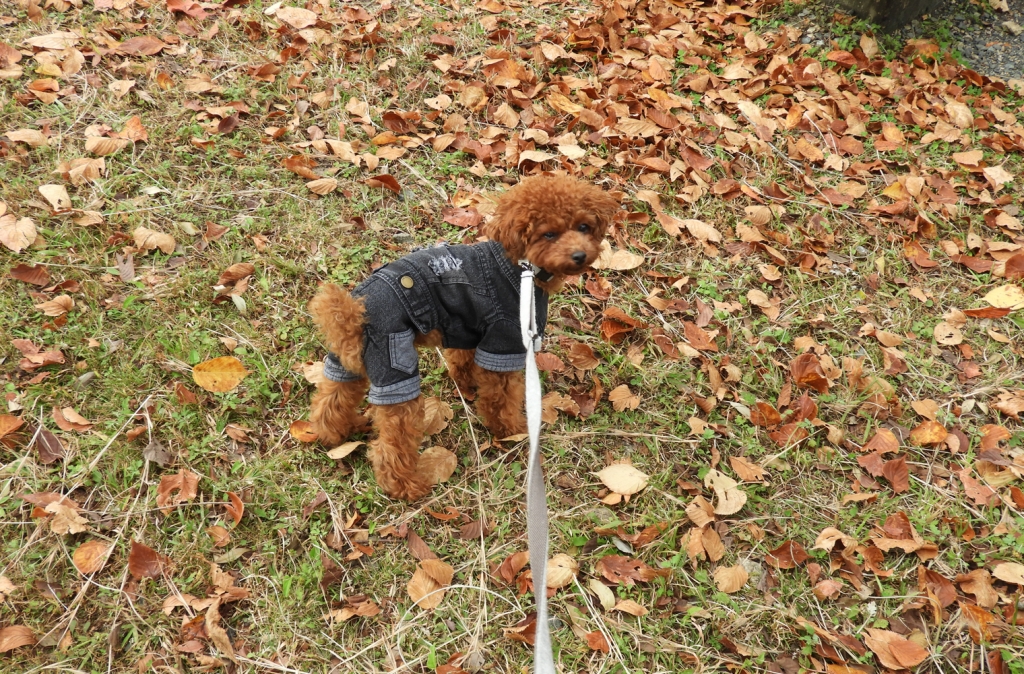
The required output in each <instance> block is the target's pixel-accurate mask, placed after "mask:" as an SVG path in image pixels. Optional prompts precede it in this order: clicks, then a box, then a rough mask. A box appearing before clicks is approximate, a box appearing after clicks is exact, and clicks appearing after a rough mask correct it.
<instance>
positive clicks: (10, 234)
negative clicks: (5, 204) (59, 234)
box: [0, 202, 36, 253]
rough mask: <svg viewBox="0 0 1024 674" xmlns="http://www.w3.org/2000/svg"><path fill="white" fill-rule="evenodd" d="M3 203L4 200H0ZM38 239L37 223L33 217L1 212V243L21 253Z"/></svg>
mask: <svg viewBox="0 0 1024 674" xmlns="http://www.w3.org/2000/svg"><path fill="white" fill-rule="evenodd" d="M0 203H2V202H0ZM35 240H36V223H35V222H33V221H32V218H21V219H18V218H15V217H14V216H13V215H12V214H10V213H8V214H6V215H3V214H0V243H2V244H4V245H5V246H7V248H8V249H10V250H13V251H14V252H15V253H20V252H21V251H22V250H24V249H25V248H27V247H29V246H30V245H32V242H33V241H35Z"/></svg>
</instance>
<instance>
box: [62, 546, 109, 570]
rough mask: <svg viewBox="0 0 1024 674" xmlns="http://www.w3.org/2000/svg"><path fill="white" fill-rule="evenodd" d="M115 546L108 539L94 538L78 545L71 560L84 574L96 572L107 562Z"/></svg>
mask: <svg viewBox="0 0 1024 674" xmlns="http://www.w3.org/2000/svg"><path fill="white" fill-rule="evenodd" d="M113 549H114V546H113V545H111V544H110V543H108V542H107V541H101V540H92V541H88V542H86V543H83V544H82V545H80V546H78V549H76V550H75V553H74V554H73V555H72V556H71V560H72V561H73V562H74V564H75V568H76V569H78V572H79V573H80V574H82V575H83V576H88V575H89V574H91V573H96V572H97V571H99V570H100V569H102V568H103V566H104V565H105V564H106V563H107V557H108V556H109V555H110V551H111V550H113Z"/></svg>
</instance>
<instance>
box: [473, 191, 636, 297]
mask: <svg viewBox="0 0 1024 674" xmlns="http://www.w3.org/2000/svg"><path fill="white" fill-rule="evenodd" d="M618 210H619V202H618V201H617V200H616V199H615V198H614V197H613V196H612V195H610V194H608V193H607V192H605V191H603V190H602V189H601V188H599V187H596V186H594V185H591V184H590V183H585V182H582V181H579V180H576V179H575V178H570V177H568V176H533V177H530V178H527V179H526V180H524V181H523V182H521V183H519V184H518V185H516V186H515V187H513V188H512V189H510V190H509V191H508V192H506V193H505V194H503V195H502V197H501V200H500V201H499V202H498V207H497V208H496V209H495V212H494V219H492V220H491V221H490V222H489V223H487V224H486V225H485V226H484V227H483V233H484V235H486V236H487V237H489V238H491V239H494V240H495V241H498V242H500V243H501V245H502V246H503V247H504V248H505V251H506V252H507V253H508V256H509V257H510V258H511V259H512V260H523V259H526V260H529V261H530V262H532V263H533V264H535V265H537V266H538V267H541V268H542V269H545V270H547V271H548V272H550V273H552V274H554V275H555V276H556V278H557V277H559V276H563V277H564V276H566V275H571V274H579V273H581V272H583V271H585V270H586V269H587V268H588V267H590V265H591V264H593V263H594V260H596V259H597V256H598V255H599V254H600V253H601V240H602V239H604V235H605V232H607V231H608V227H609V226H611V224H612V220H613V219H614V217H615V213H616V211H618ZM548 283H549V284H550V283H551V282H550V281H549V282H548Z"/></svg>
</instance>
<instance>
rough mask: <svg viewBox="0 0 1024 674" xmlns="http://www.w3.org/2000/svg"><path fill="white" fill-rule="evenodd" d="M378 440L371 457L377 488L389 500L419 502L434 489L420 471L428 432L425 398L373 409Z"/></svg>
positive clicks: (375, 439)
mask: <svg viewBox="0 0 1024 674" xmlns="http://www.w3.org/2000/svg"><path fill="white" fill-rule="evenodd" d="M370 414H371V416H372V417H373V426H374V428H375V429H376V430H377V437H376V438H374V440H373V441H372V442H371V443H370V451H369V453H368V456H369V458H370V463H372V464H373V473H374V475H375V476H376V478H377V484H379V485H380V486H381V489H383V490H384V491H385V492H386V493H387V494H388V496H391V497H393V498H400V499H403V500H406V501H415V500H416V499H418V498H421V497H422V496H424V495H426V494H427V493H428V492H429V491H430V489H431V487H432V486H433V485H431V484H430V483H429V482H428V481H427V480H426V479H425V478H424V477H423V475H422V473H421V472H420V471H419V459H420V445H421V444H422V443H423V435H424V431H425V430H426V419H425V418H424V409H423V396H419V397H417V398H415V399H413V400H409V401H408V402H404V403H398V404H397V405H374V406H373V407H371V412H370Z"/></svg>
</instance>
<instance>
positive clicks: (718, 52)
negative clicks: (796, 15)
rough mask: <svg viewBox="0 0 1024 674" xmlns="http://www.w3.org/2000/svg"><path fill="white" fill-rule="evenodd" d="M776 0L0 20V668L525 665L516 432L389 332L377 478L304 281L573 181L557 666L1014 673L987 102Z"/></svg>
mask: <svg viewBox="0 0 1024 674" xmlns="http://www.w3.org/2000/svg"><path fill="white" fill-rule="evenodd" d="M780 10H781V8H773V7H769V6H766V5H764V4H761V3H756V2H755V3H745V2H740V3H737V4H735V5H726V4H723V3H718V4H715V5H712V4H700V3H692V2H680V3H675V4H671V3H660V2H641V3H640V4H635V3H626V4H616V5H611V4H609V5H605V6H599V5H573V6H572V7H571V8H570V7H569V6H568V5H561V4H545V3H540V2H539V3H536V4H528V3H524V4H518V3H508V4H499V2H497V1H496V0H483V1H482V2H480V3H478V4H476V5H471V4H469V3H465V4H460V3H458V2H454V1H453V2H445V3H434V2H428V3H422V2H404V1H403V2H387V3H384V4H379V3H375V4H367V5H356V4H352V5H345V6H339V5H329V4H328V3H327V2H323V3H310V4H309V5H308V6H307V7H305V8H298V7H282V6H280V4H278V5H273V6H270V5H268V4H264V3H260V2H248V3H246V2H245V1H244V0H243V1H241V2H239V1H237V0H228V2H225V3H224V4H223V5H216V4H208V3H203V4H199V3H194V2H191V1H190V0H171V2H166V3H165V2H149V1H148V0H146V1H143V0H134V1H133V0H85V2H84V3H83V2H79V3H75V4H69V3H67V2H64V1H63V0H53V1H51V2H49V3H47V5H46V6H45V7H40V6H39V5H38V4H37V3H33V4H28V3H25V2H22V4H20V5H17V6H13V7H12V6H11V4H10V3H8V4H5V5H4V6H3V9H2V10H0V14H4V16H3V17H2V18H0V21H2V22H3V25H4V29H3V31H2V33H3V36H4V37H3V40H4V44H2V45H0V76H2V78H3V79H2V80H0V103H2V107H0V119H2V120H3V121H2V128H0V133H2V134H4V135H3V136H0V154H2V157H3V162H2V163H0V186H2V198H3V200H4V204H3V205H2V206H0V209H2V210H3V212H0V244H2V245H0V325H2V326H3V333H2V334H3V338H2V340H0V377H2V382H3V386H4V392H5V396H6V400H5V405H6V408H5V409H4V410H0V522H2V528H0V545H2V552H0V601H2V604H0V670H3V671H18V672H36V671H44V670H46V671H50V670H51V669H53V670H58V671H84V672H107V671H118V672H121V671H133V672H134V671H162V672H164V671H199V670H203V669H207V670H215V669H218V668H222V667H223V668H227V669H229V670H235V671H279V672H323V671H330V670H332V669H333V670H334V671H338V672H349V671H366V672H371V671H391V670H394V669H395V668H402V671H425V670H436V671H438V672H444V673H447V674H453V673H456V672H459V671H496V672H505V671H518V670H519V669H520V668H521V667H527V666H528V665H529V662H530V650H529V647H528V646H527V645H526V644H525V643H523V642H524V641H527V642H528V641H529V640H530V638H531V626H530V611H531V607H532V606H533V600H532V594H531V591H530V588H531V581H530V578H529V575H528V574H526V573H525V571H524V569H523V560H522V555H521V554H518V553H522V552H523V551H524V550H525V521H524V516H523V515H524V512H523V507H522V493H523V472H524V465H523V459H524V454H523V449H522V447H521V446H520V444H519V443H516V442H515V441H504V442H498V441H496V440H495V439H493V438H489V437H488V436H487V434H486V432H485V431H484V430H483V429H482V427H481V426H480V425H479V424H478V423H477V422H476V420H475V418H474V417H473V415H472V412H471V409H467V408H466V407H465V405H464V404H463V402H462V400H461V398H460V396H459V395H458V392H457V391H455V390H454V389H453V387H452V385H451V383H450V382H449V381H448V380H447V378H446V377H445V376H444V375H443V366H442V364H441V362H440V361H439V359H438V357H437V355H436V354H425V355H424V363H423V366H422V367H423V369H424V371H425V372H426V373H427V376H426V377H425V389H426V391H427V393H429V395H431V396H432V397H434V398H436V399H437V403H436V404H435V403H432V406H433V407H434V408H435V409H436V410H438V416H437V419H436V422H435V428H434V430H435V431H436V432H435V433H433V435H432V437H431V439H430V445H432V446H440V447H444V448H447V449H448V450H451V451H452V452H454V453H455V454H456V455H457V457H458V460H457V465H456V466H455V469H454V473H453V474H452V475H451V477H450V478H449V479H448V481H447V482H446V483H444V484H441V485H439V486H438V487H436V489H435V491H434V493H433V494H432V497H431V498H430V499H429V500H428V501H424V502H421V503H416V504H413V505H408V504H404V503H397V502H393V501H391V500H389V499H387V498H386V497H385V496H383V494H382V493H381V492H380V491H379V490H378V488H377V486H376V484H375V483H374V481H373V477H372V473H371V471H370V469H369V466H368V464H367V461H366V459H365V453H364V448H363V447H356V448H354V451H352V453H350V454H347V455H346V456H343V457H342V456H341V455H343V454H345V452H346V451H348V450H349V449H352V448H351V447H346V446H343V447H342V448H339V449H336V451H334V452H332V454H331V456H336V457H340V458H330V456H329V455H328V450H329V449H335V448H325V447H322V446H320V445H319V444H318V443H316V442H310V440H312V438H310V437H309V434H308V430H307V429H306V428H305V426H304V425H303V424H302V423H301V422H302V420H303V419H304V418H305V415H306V414H307V407H308V400H309V395H310V392H311V391H312V389H313V384H311V383H310V379H313V380H315V378H316V368H315V367H311V364H312V363H314V362H316V361H318V360H319V359H320V358H321V357H322V355H323V350H322V347H321V345H320V344H319V343H318V341H317V338H316V336H315V335H314V334H313V332H312V331H311V327H310V322H309V317H308V315H307V313H306V312H305V309H304V307H305V303H306V301H307V300H308V298H309V297H310V296H311V295H312V294H313V292H314V291H315V288H316V286H317V284H318V283H319V282H321V281H324V280H327V279H331V280H334V281H337V282H340V283H344V284H350V283H354V282H356V281H358V280H359V279H361V278H364V277H365V276H366V275H367V274H368V273H369V272H370V270H371V269H372V267H373V266H375V265H378V264H380V263H382V262H386V261H388V260H391V259H394V258H395V257H397V256H399V255H401V254H402V253H403V252H405V251H407V250H409V249H410V247H411V246H413V245H429V244H432V243H434V242H436V241H439V240H447V241H463V240H466V241H471V240H473V238H474V236H475V231H476V226H477V224H478V223H479V221H480V219H481V218H482V217H486V216H487V215H488V213H489V211H490V208H491V204H492V201H491V199H490V195H493V194H496V193H498V192H500V191H501V190H502V189H503V188H504V186H505V185H506V184H508V183H510V182H515V181H516V180H517V179H518V177H519V176H520V175H522V174H525V173H530V172H535V171H538V170H566V171H570V172H572V173H574V174H577V175H580V176H583V177H586V178H588V179H592V180H594V181H595V182H597V183H598V184H600V185H602V186H604V187H605V188H606V189H609V190H612V191H616V192H618V193H621V196H622V201H623V205H624V209H623V218H622V220H621V222H619V223H618V225H617V227H616V228H615V231H614V232H613V236H612V237H611V240H612V246H613V249H614V255H613V256H612V257H611V258H610V259H608V260H606V261H605V262H604V264H603V265H602V266H603V269H601V270H600V271H597V272H595V273H593V274H589V275H587V276H586V277H585V278H581V279H578V280H575V281H574V282H573V283H571V284H570V287H569V288H568V291H567V292H566V293H565V294H563V295H561V296H559V297H557V298H556V299H555V300H554V304H553V307H552V312H551V315H552V324H551V329H550V339H549V341H548V344H547V347H546V352H547V355H545V356H543V357H542V358H541V364H542V365H543V368H544V369H545V371H546V373H545V388H546V390H547V391H548V392H549V396H548V398H547V406H546V418H547V420H548V422H549V423H548V424H547V425H546V427H545V431H544V433H545V435H544V444H545V448H546V464H545V466H546V472H547V476H548V480H549V501H550V506H551V510H552V534H551V550H552V554H553V555H554V554H558V555H561V557H559V567H560V568H561V569H562V572H561V573H560V574H553V575H552V576H551V577H549V579H548V582H549V584H550V585H552V586H557V587H554V588H553V590H552V592H553V598H552V602H551V605H552V610H553V613H554V616H555V623H554V640H555V643H556V648H557V658H558V661H559V662H560V664H561V666H562V667H563V669H564V671H567V672H570V671H571V672H583V671H588V672H590V671H592V672H608V671H612V672H618V671H621V672H627V671H645V672H652V673H653V672H681V671H727V670H728V671H747V672H766V671H770V672H796V671H799V670H801V668H803V669H805V670H806V671H815V672H823V671H825V672H829V673H830V674H840V673H850V672H881V671H885V670H900V669H904V668H906V669H913V670H916V671H928V672H932V671H934V672H945V673H948V672H962V671H986V672H1000V673H1002V672H1014V673H1016V674H1019V673H1020V672H1021V671H1024V670H1022V669H1021V665H1020V662H1021V661H1024V657H1022V656H1024V645H1022V640H1021V635H1020V627H1019V624H1020V623H1021V622H1022V619H1021V615H1020V612H1019V610H1018V609H1022V608H1024V605H1022V601H1024V600H1022V596H1021V587H1022V585H1024V566H1021V565H1020V564H1019V561H1020V559H1021V556H1022V553H1024V519H1022V517H1021V509H1022V508H1024V493H1022V491H1021V489H1020V487H1021V480H1020V476H1021V471H1022V470H1024V449H1022V447H1021V444H1022V442H1021V440H1022V438H1021V426H1020V422H1019V420H1018V419H1017V415H1018V414H1019V413H1020V412H1021V411H1022V410H1024V392H1022V391H1021V390H1020V388H1021V375H1022V367H1021V352H1020V349H1021V344H1022V341H1021V335H1022V326H1024V311H1021V308H1022V307H1024V291H1022V289H1021V277H1022V276H1024V254H1022V252H1021V246H1022V245H1024V236H1022V229H1021V213H1020V207H1019V203H1020V200H1021V193H1022V190H1021V180H1020V175H1021V173H1022V171H1024V166H1022V161H1021V151H1022V150H1024V126H1022V120H1024V99H1022V97H1021V94H1022V93H1024V92H1022V90H1021V87H1020V84H1019V83H1010V84H1007V83H1006V82H1004V81H1002V80H996V79H991V80H990V79H988V78H987V77H986V76H985V75H979V74H977V73H975V72H971V71H966V70H964V69H963V68H962V66H961V65H960V64H959V63H958V62H957V61H956V60H955V59H954V58H953V57H952V56H950V55H948V54H945V53H943V52H942V51H941V50H940V49H939V45H938V44H937V43H936V42H929V41H927V40H920V41H917V42H914V43H911V44H909V45H903V44H894V43H892V42H891V41H888V40H886V39H880V40H878V41H876V40H875V39H873V38H871V37H870V36H867V35H865V30H866V29H867V27H866V26H864V25H862V24H859V23H856V22H853V21H851V20H850V19H849V17H842V16H837V17H833V20H832V21H831V22H830V23H829V31H830V34H829V40H830V41H829V42H826V41H825V40H822V42H821V44H818V43H817V42H816V41H815V40H808V41H807V42H806V43H805V42H803V41H802V38H803V37H804V34H803V33H802V32H801V31H800V30H797V29H795V28H793V27H792V26H790V25H787V24H786V23H785V22H784V21H783V19H782V16H781V15H779V14H776V13H775V12H776V11H780ZM381 176H391V178H389V177H381ZM389 187H393V188H399V189H400V193H396V192H395V191H394V190H392V189H389ZM219 357H228V360H227V361H224V360H221V361H215V362H214V364H213V365H204V364H205V363H208V362H209V361H210V360H212V359H215V358H219ZM195 366H199V367H195ZM194 367H195V370H193V368H194ZM211 369H212V371H211ZM242 370H244V371H245V372H243V371H242ZM246 373H247V374H246ZM242 374H245V376H244V378H243V377H242V376H241V375H242ZM449 408H450V411H451V413H452V414H451V417H450V419H449V418H446V415H445V412H446V411H447V410H448V409H449ZM296 422H300V423H296ZM356 439H357V440H358V439H361V438H356ZM434 451H437V450H434ZM438 456H443V454H440V453H438ZM623 461H628V462H631V463H632V465H633V466H634V467H635V468H636V469H637V470H639V471H642V473H643V476H638V475H636V474H632V475H626V477H627V478H630V479H626V480H623V475H622V473H624V472H628V471H627V470H626V469H625V468H623V467H622V465H621V462H623ZM609 467H611V469H610V470H609V471H608V472H603V473H602V475H601V476H600V477H599V476H597V475H595V473H596V472H598V471H602V470H603V469H607V468H609ZM645 476H646V477H645ZM613 488H614V489H617V490H618V491H617V492H613V491H611V489H613ZM630 492H634V493H632V494H631V495H630V496H629V498H628V500H627V499H625V498H624V497H622V496H621V495H620V494H622V493H630ZM108 553H109V556H108ZM434 557H436V558H438V559H433V558H434ZM527 570H528V569H527ZM442 587H444V588H446V589H445V590H444V593H443V596H442V593H441V592H440V591H437V590H440V589H442ZM431 592H433V594H429V593H431ZM410 594H412V595H413V596H415V597H416V598H417V599H419V598H421V597H424V595H427V594H429V596H426V597H425V598H423V599H421V602H422V603H426V604H437V605H436V608H433V609H430V608H423V607H420V606H415V605H414V603H413V599H412V598H411V597H410Z"/></svg>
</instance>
